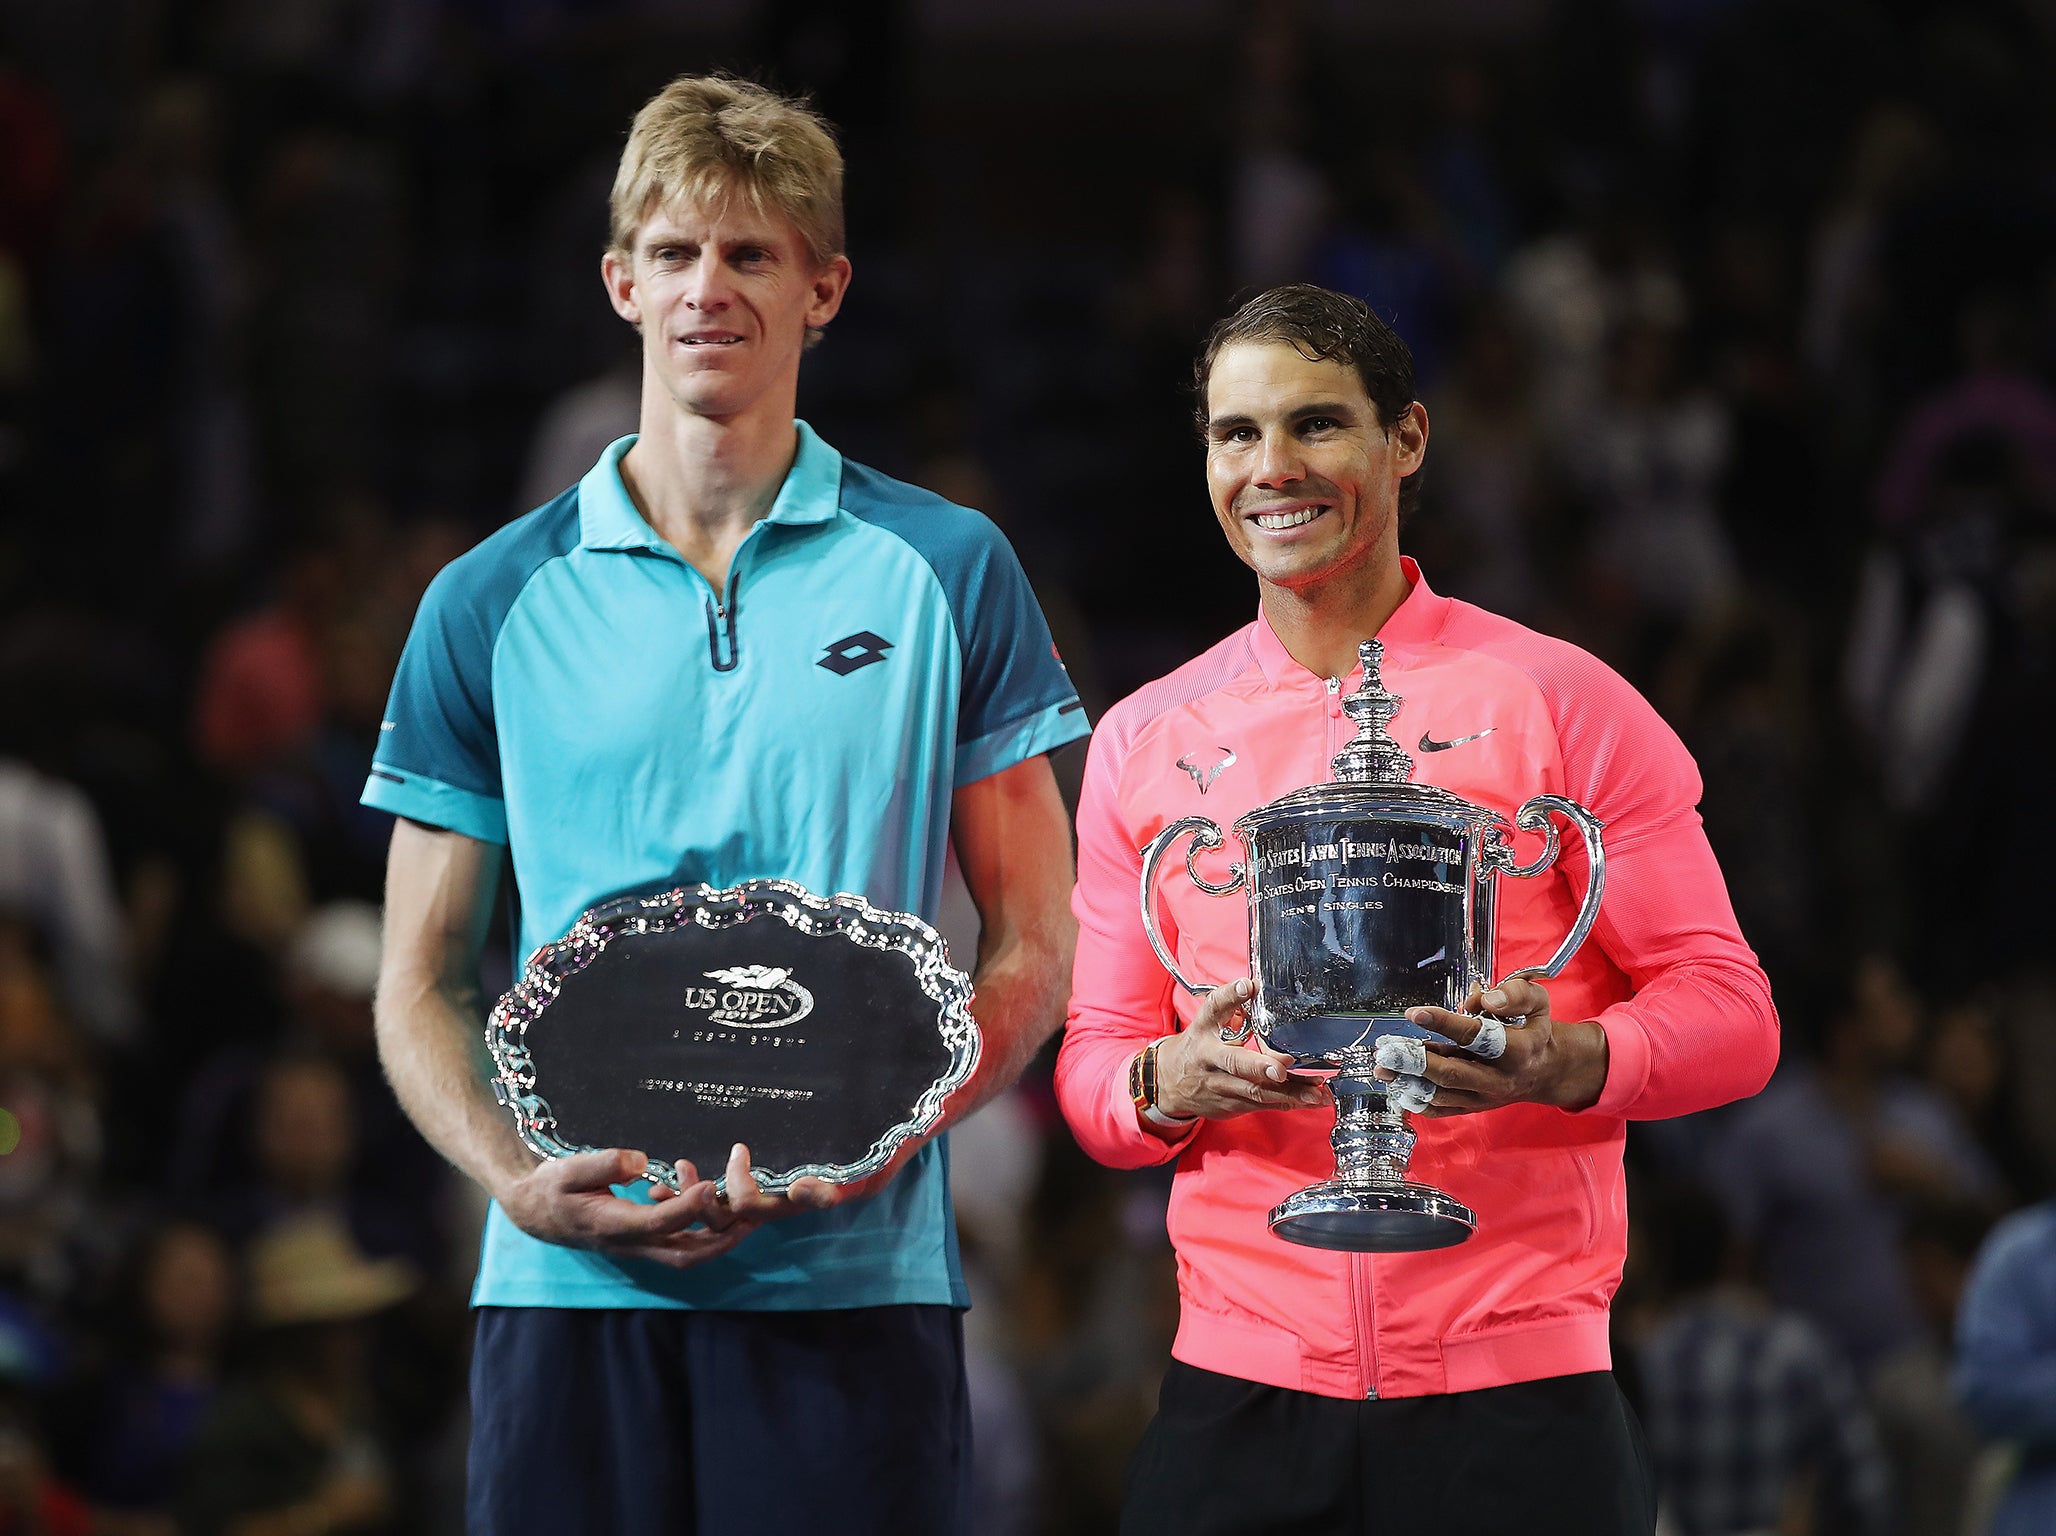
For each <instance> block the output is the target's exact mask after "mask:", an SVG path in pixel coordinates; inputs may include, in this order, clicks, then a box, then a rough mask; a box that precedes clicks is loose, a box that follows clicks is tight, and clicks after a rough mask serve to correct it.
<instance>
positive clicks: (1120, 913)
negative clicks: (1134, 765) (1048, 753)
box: [1056, 709, 1197, 1168]
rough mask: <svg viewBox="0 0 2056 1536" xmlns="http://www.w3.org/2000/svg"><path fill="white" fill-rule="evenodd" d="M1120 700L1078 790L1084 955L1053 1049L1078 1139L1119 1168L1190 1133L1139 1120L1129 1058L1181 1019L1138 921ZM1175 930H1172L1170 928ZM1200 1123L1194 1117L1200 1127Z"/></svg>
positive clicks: (1154, 1157) (1161, 1157)
mask: <svg viewBox="0 0 2056 1536" xmlns="http://www.w3.org/2000/svg"><path fill="white" fill-rule="evenodd" d="M1121 713H1122V712H1121V711H1120V710H1118V709H1117V710H1115V711H1113V712H1112V713H1110V714H1109V715H1108V717H1107V718H1106V719H1105V720H1103V721H1101V722H1100V727H1099V729H1098V730H1097V731H1095V732H1094V733H1093V737H1092V747H1091V750H1090V752H1089V753H1088V754H1087V756H1086V760H1085V784H1084V787H1083V789H1082V791H1081V792H1080V795H1079V799H1078V885H1077V888H1076V889H1075V890H1074V891H1073V892H1072V895H1071V910H1072V911H1073V912H1075V913H1076V914H1077V917H1078V958H1077V962H1076V964H1075V966H1074V967H1073V970H1072V984H1071V1010H1070V1017H1069V1020H1068V1022H1067V1023H1066V1025H1065V1029H1064V1042H1063V1045H1062V1047H1061V1048H1060V1049H1059V1050H1058V1052H1057V1070H1056V1091H1057V1103H1058V1105H1059V1106H1060V1107H1061V1108H1062V1109H1063V1112H1064V1118H1065V1119H1066V1120H1067V1121H1069V1122H1070V1126H1071V1132H1072V1134H1073V1135H1075V1136H1076V1137H1077V1138H1078V1144H1079V1145H1080V1146H1081V1147H1083V1148H1084V1149H1085V1150H1086V1152H1087V1153H1088V1154H1090V1155H1091V1156H1092V1157H1093V1158H1095V1159H1097V1160H1098V1161H1100V1162H1102V1163H1105V1164H1107V1165H1108V1166H1110V1167H1114V1168H1143V1167H1147V1166H1149V1165H1151V1164H1155V1163H1167V1162H1169V1161H1171V1159H1172V1158H1174V1157H1176V1156H1177V1155H1178V1153H1179V1151H1180V1150H1182V1149H1183V1147H1184V1146H1185V1144H1186V1142H1188V1141H1190V1140H1191V1139H1192V1134H1193V1133H1192V1132H1190V1131H1188V1132H1187V1133H1186V1134H1185V1135H1184V1136H1183V1137H1181V1138H1179V1139H1178V1140H1177V1141H1165V1140H1164V1139H1163V1138H1162V1137H1160V1136H1154V1135H1152V1134H1151V1133H1150V1132H1148V1131H1145V1130H1144V1129H1143V1128H1142V1127H1141V1125H1139V1124H1138V1123H1137V1122H1136V1118H1135V1105H1134V1103H1133V1101H1132V1100H1130V1098H1129V1097H1128V1063H1129V1061H1130V1060H1131V1059H1133V1057H1134V1055H1135V1053H1136V1052H1137V1051H1139V1050H1141V1049H1142V1048H1143V1047H1144V1046H1145V1045H1147V1044H1149V1042H1150V1041H1152V1040H1154V1039H1156V1038H1157V1037H1158V1036H1159V1035H1163V1034H1168V1033H1170V1032H1171V1031H1173V1030H1175V1029H1176V1028H1177V1027H1178V1019H1177V1015H1176V1014H1175V1013H1174V1012H1173V1011H1172V1007H1171V988H1172V986H1173V985H1174V983H1173V982H1172V980H1171V978H1170V976H1169V975H1168V974H1167V973H1166V972H1165V970H1164V968H1163V966H1162V965H1161V964H1159V963H1158V961H1157V957H1156V953H1155V951H1154V950H1152V949H1151V948H1150V946H1149V939H1148V937H1147V936H1146V935H1145V934H1144V933H1143V931H1142V918H1141V911H1140V906H1139V903H1138V894H1137V893H1138V891H1139V889H1140V881H1141V879H1142V855H1141V853H1140V852H1139V851H1138V850H1137V847H1136V844H1135V841H1134V840H1133V839H1132V838H1131V836H1130V835H1129V832H1128V829H1127V828H1126V826H1124V825H1123V823H1122V819H1121V812H1120V802H1119V796H1118V792H1117V787H1118V784H1119V770H1120V759H1121V758H1122V757H1123V756H1124V755H1125V754H1126V751H1127V745H1128V742H1129V740H1131V739H1132V738H1131V737H1130V735H1129V733H1128V732H1127V731H1124V730H1123V729H1122V726H1123V725H1124V724H1126V722H1125V721H1124V720H1123V719H1122V718H1121ZM1166 938H1167V939H1168V938H1169V935H1168V934H1167V935H1166ZM1194 1129H1195V1130H1196V1129H1197V1126H1195V1128H1194Z"/></svg>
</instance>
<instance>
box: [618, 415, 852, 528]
mask: <svg viewBox="0 0 2056 1536" xmlns="http://www.w3.org/2000/svg"><path fill="white" fill-rule="evenodd" d="M793 426H794V427H795V428H797V429H798V431H799V451H798V452H797V453H795V454H794V455H793V459H792V468H791V469H789V470H787V471H786V474H785V483H784V484H782V485H780V486H779V488H778V498H777V500H775V501H773V502H772V503H771V510H770V512H769V513H767V514H766V515H765V517H764V521H765V522H767V523H825V522H828V521H829V520H831V519H832V518H833V517H834V516H835V515H836V512H837V511H838V510H839V502H840V500H841V496H842V455H841V454H840V453H837V452H836V451H835V450H834V449H833V448H831V447H829V446H828V444H826V443H824V442H822V441H821V439H820V437H819V436H818V435H816V433H815V431H814V429H813V428H812V427H810V426H808V425H807V424H806V423H805V422H804V421H795V422H794V423H793ZM635 439H636V435H635V434H634V433H630V434H629V435H628V436H627V437H624V438H620V439H618V440H616V441H615V442H611V443H609V444H608V445H607V447H606V451H605V452H603V453H602V454H601V455H600V459H599V462H598V463H597V464H595V465H593V467H592V468H591V469H589V470H587V471H586V473H585V478H584V479H583V480H580V481H579V482H578V543H579V547H580V548H582V549H659V550H668V549H669V548H670V547H671V546H670V545H668V544H666V543H665V542H664V540H663V537H662V536H661V535H659V534H658V532H657V530H656V529H654V528H652V527H651V526H650V525H649V524H648V523H647V522H646V521H645V520H644V519H643V515H642V513H640V512H638V511H637V510H636V506H635V501H634V499H633V498H632V497H630V496H629V494H628V487H627V486H626V485H624V484H623V483H622V480H621V458H622V455H624V454H625V453H627V452H628V450H629V449H631V448H633V447H634V446H635Z"/></svg>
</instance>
